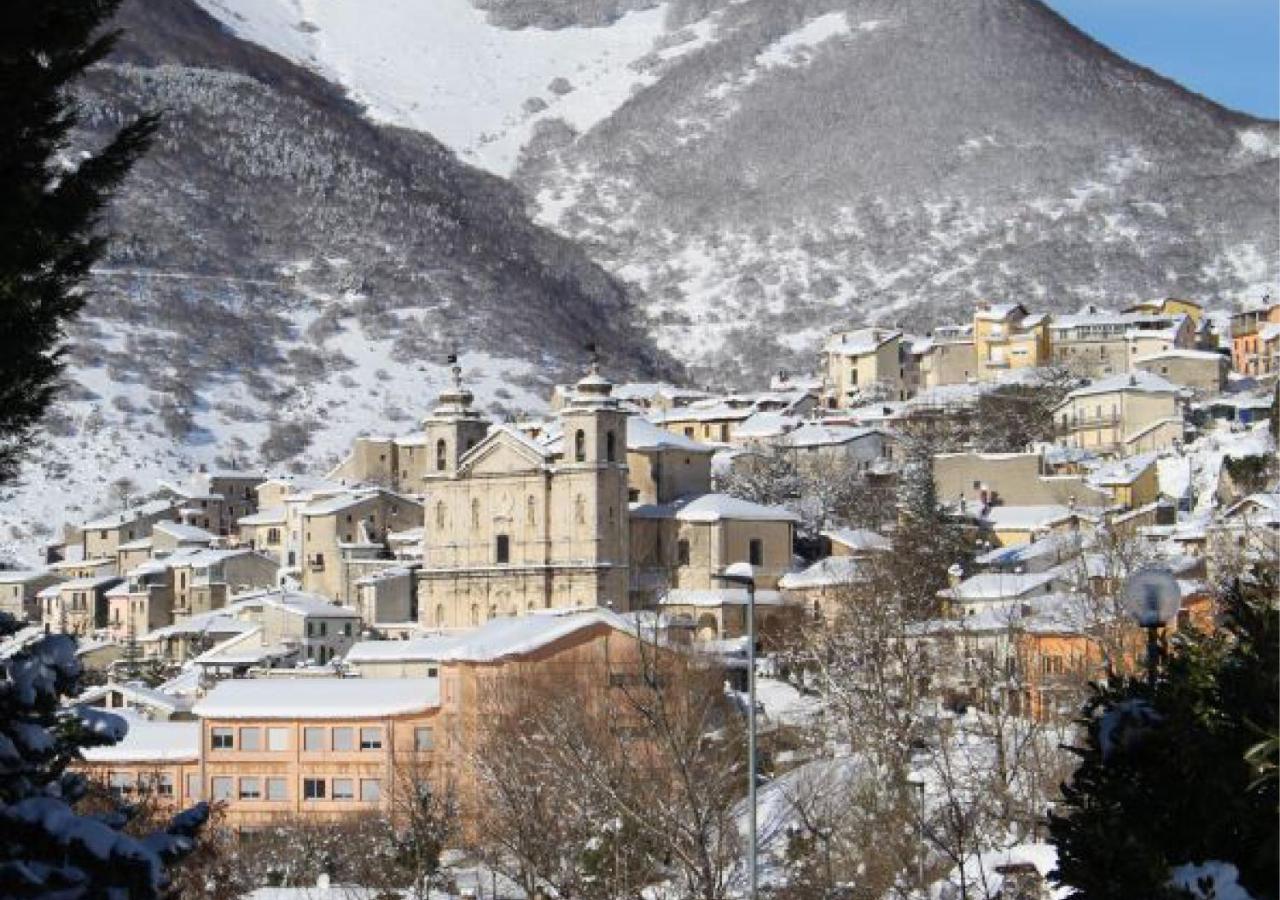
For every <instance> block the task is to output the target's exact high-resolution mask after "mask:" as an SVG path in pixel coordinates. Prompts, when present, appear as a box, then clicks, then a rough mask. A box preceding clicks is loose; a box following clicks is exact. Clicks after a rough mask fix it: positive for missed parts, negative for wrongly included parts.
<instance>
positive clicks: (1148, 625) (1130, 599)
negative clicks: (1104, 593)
mask: <svg viewBox="0 0 1280 900" xmlns="http://www.w3.org/2000/svg"><path fill="white" fill-rule="evenodd" d="M1181 605H1182V592H1181V591H1180V590H1179V589H1178V580H1177V579H1176V578H1174V577H1173V573H1172V572H1170V571H1169V570H1168V569H1166V568H1165V567H1163V566H1146V567H1144V568H1142V569H1139V570H1138V571H1137V572H1134V573H1133V574H1132V575H1130V576H1129V578H1128V579H1127V580H1126V581H1125V583H1124V606H1125V609H1126V610H1127V611H1128V613H1129V615H1131V616H1132V617H1133V619H1134V621H1136V622H1137V623H1138V624H1139V625H1140V626H1141V627H1143V628H1145V629H1147V684H1148V685H1150V686H1151V687H1155V684H1156V667H1157V666H1158V665H1159V663H1160V644H1159V642H1158V640H1157V637H1156V633H1157V632H1158V631H1159V629H1160V627H1161V626H1162V625H1165V624H1167V623H1168V622H1170V621H1171V620H1172V619H1173V617H1174V616H1176V615H1177V614H1178V607H1179V606H1181Z"/></svg>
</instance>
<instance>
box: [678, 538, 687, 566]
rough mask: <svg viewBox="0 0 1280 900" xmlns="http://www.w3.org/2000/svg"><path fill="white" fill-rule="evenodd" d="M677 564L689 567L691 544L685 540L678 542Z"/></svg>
mask: <svg viewBox="0 0 1280 900" xmlns="http://www.w3.org/2000/svg"><path fill="white" fill-rule="evenodd" d="M676 564H677V565H681V566H687V565H689V542H688V541H687V540H685V539H684V538H681V539H680V540H679V541H677V542H676Z"/></svg>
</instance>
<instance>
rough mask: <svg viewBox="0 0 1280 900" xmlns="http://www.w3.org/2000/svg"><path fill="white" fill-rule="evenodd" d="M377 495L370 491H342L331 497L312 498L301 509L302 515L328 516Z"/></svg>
mask: <svg viewBox="0 0 1280 900" xmlns="http://www.w3.org/2000/svg"><path fill="white" fill-rule="evenodd" d="M376 496H377V493H376V492H372V491H344V492H342V493H339V494H336V495H334V496H331V497H324V498H321V499H319V500H313V501H312V502H310V503H308V504H307V505H306V506H305V507H303V509H302V514H303V515H304V516H328V515H332V514H334V513H339V512H342V511H343V510H344V509H349V508H350V507H352V506H356V505H358V504H360V503H364V502H365V501H366V500H372V499H373V498H374V497H376Z"/></svg>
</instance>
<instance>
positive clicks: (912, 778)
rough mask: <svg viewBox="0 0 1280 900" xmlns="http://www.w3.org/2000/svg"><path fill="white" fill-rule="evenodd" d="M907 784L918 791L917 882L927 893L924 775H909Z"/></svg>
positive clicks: (909, 773)
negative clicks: (925, 880)
mask: <svg viewBox="0 0 1280 900" xmlns="http://www.w3.org/2000/svg"><path fill="white" fill-rule="evenodd" d="M907 784H908V785H909V786H910V787H911V788H913V789H914V790H915V791H916V796H917V799H918V800H919V801H920V808H919V811H918V812H917V815H918V816H919V818H918V819H917V820H916V881H917V883H918V884H919V886H920V892H921V893H925V883H924V773H923V772H916V771H911V772H908V773H907Z"/></svg>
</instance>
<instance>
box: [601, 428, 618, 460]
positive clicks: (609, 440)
mask: <svg viewBox="0 0 1280 900" xmlns="http://www.w3.org/2000/svg"><path fill="white" fill-rule="evenodd" d="M604 455H605V459H607V460H608V461H609V462H617V461H618V437H617V435H615V434H614V433H613V432H612V431H610V432H608V433H606V434H605V436H604Z"/></svg>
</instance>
